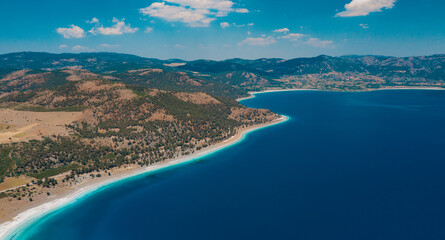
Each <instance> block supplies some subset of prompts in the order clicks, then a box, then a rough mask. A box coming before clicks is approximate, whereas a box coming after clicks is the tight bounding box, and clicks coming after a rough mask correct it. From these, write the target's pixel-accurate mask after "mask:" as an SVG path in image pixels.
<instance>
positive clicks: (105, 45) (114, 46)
mask: <svg viewBox="0 0 445 240" xmlns="http://www.w3.org/2000/svg"><path fill="white" fill-rule="evenodd" d="M100 46H101V47H102V48H117V47H120V46H121V45H119V44H108V43H103V44H101V45H100Z"/></svg>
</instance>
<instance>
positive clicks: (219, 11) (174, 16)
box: [140, 0, 249, 27]
mask: <svg viewBox="0 0 445 240" xmlns="http://www.w3.org/2000/svg"><path fill="white" fill-rule="evenodd" d="M233 6H234V3H233V2H232V1H228V0H165V1H163V2H154V3H152V4H151V5H150V6H148V7H146V8H141V9H140V12H141V13H142V14H143V15H147V16H150V17H157V18H162V19H164V20H166V21H169V22H183V23H186V24H188V25H189V26H191V27H207V26H209V24H210V23H211V22H213V21H215V20H216V19H217V18H218V17H224V16H227V14H229V13H231V12H237V13H248V12H249V10H248V9H245V8H234V7H233Z"/></svg>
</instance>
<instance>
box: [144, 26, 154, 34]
mask: <svg viewBox="0 0 445 240" xmlns="http://www.w3.org/2000/svg"><path fill="white" fill-rule="evenodd" d="M151 31H153V28H152V27H146V28H145V30H144V33H149V32H151Z"/></svg>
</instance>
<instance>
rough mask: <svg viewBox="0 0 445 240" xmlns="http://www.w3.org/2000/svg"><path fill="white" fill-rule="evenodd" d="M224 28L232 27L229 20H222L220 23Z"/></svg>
mask: <svg viewBox="0 0 445 240" xmlns="http://www.w3.org/2000/svg"><path fill="white" fill-rule="evenodd" d="M219 25H220V26H221V27H222V28H226V27H230V23H228V22H222V23H220V24H219Z"/></svg>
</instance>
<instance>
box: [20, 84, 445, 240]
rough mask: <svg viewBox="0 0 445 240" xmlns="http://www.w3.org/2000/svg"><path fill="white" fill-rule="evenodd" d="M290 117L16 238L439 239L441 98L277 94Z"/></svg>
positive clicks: (443, 153)
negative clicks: (224, 147)
mask: <svg viewBox="0 0 445 240" xmlns="http://www.w3.org/2000/svg"><path fill="white" fill-rule="evenodd" d="M243 104H245V105H247V106H250V107H257V108H269V109H271V110H273V111H275V112H277V113H281V114H285V115H288V116H290V117H291V120H290V121H288V122H286V123H283V124H280V125H276V126H273V127H270V128H265V129H262V130H259V131H256V132H253V133H251V134H249V135H248V136H247V137H246V139H245V140H244V141H243V142H242V143H240V144H237V145H234V146H232V147H229V148H227V149H225V150H223V151H220V152H217V153H215V154H212V155H210V156H207V157H205V158H203V159H201V160H200V161H198V162H195V163H192V164H188V165H184V166H180V167H177V168H174V169H169V170H166V171H162V172H157V173H155V174H152V175H148V176H144V177H139V178H135V179H133V180H127V181H124V182H121V183H119V184H115V185H113V186H112V187H108V188H106V189H103V190H102V191H100V192H98V193H96V194H92V195H90V196H88V197H85V198H83V200H81V201H80V202H77V203H75V204H73V205H70V206H69V207H66V208H64V209H62V210H60V211H57V212H55V213H53V214H51V215H50V216H48V217H46V218H44V219H42V220H40V221H38V222H37V223H35V224H33V225H32V227H30V228H28V229H27V230H25V231H24V232H22V233H21V234H19V235H18V236H16V237H17V238H18V239H48V240H51V239H66V240H70V239H155V240H157V239H191V240H198V239H205V240H209V239H212V240H213V239H215V240H217V239H224V240H226V239H304V240H306V239H311V240H313V239H323V240H324V239H339V240H346V239H351V240H357V239H360V240H366V239H372V240H376V239H388V240H395V239H403V240H409V239H441V240H443V239H445V127H444V124H445V91H420V90H397V91H396V90H394V91H393V90H388V91H376V92H361V93H340V92H317V91H300V92H280V93H268V94H260V95H257V97H256V98H253V99H249V100H246V101H244V102H243Z"/></svg>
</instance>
